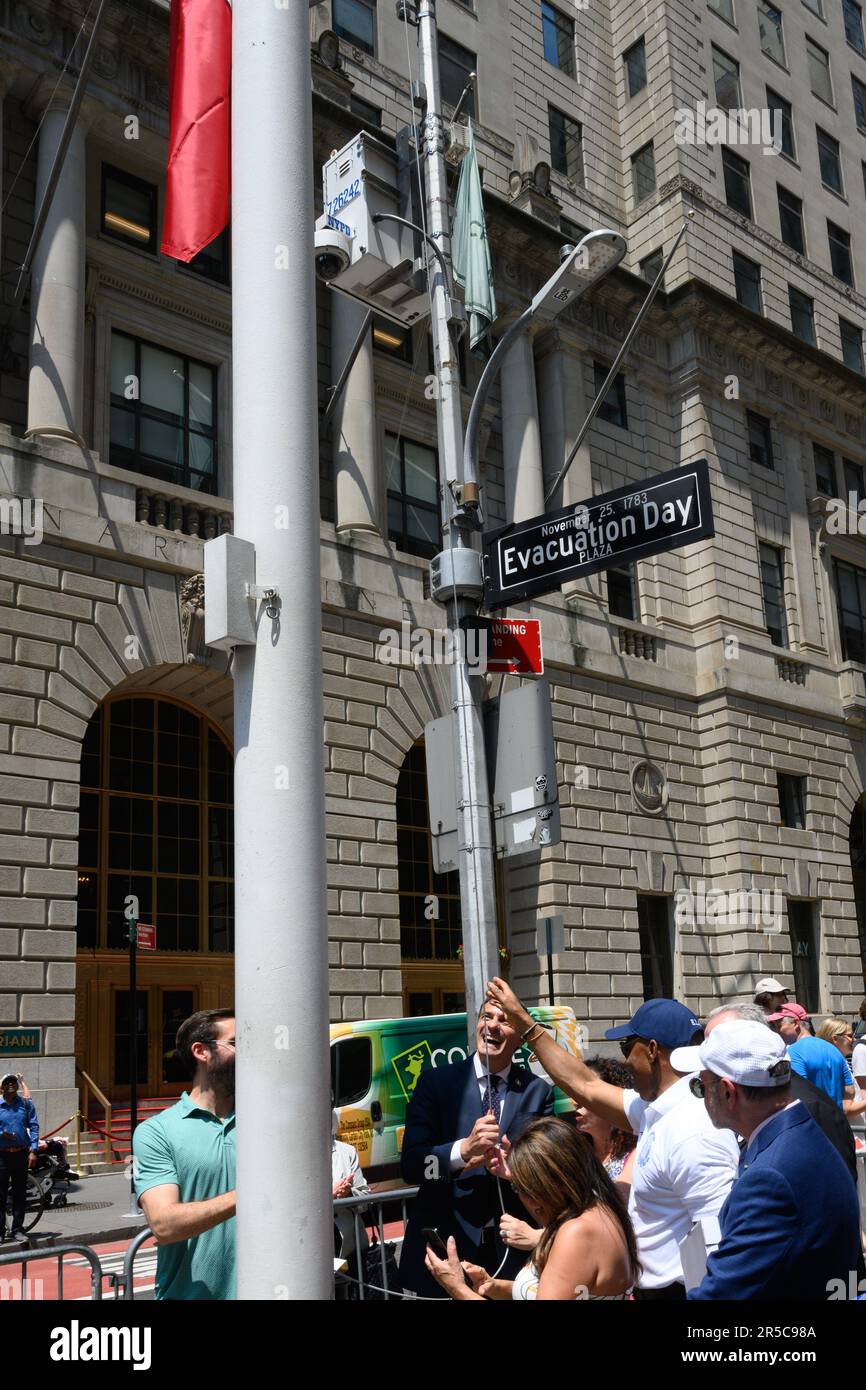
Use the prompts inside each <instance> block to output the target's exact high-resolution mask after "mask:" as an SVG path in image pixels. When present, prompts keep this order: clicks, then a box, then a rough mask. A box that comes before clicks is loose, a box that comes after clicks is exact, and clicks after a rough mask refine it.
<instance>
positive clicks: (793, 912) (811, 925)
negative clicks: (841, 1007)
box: [788, 898, 821, 1014]
mask: <svg viewBox="0 0 866 1390" xmlns="http://www.w3.org/2000/svg"><path fill="white" fill-rule="evenodd" d="M788 931H789V933H790V937H791V964H792V965H793V967H794V993H795V994H796V996H797V1003H798V1004H801V1005H802V1006H803V1008H804V1009H805V1010H806V1012H807V1013H810V1014H816V1013H818V1012H819V1011H820V1008H821V985H820V975H819V970H818V966H819V956H818V925H817V921H816V909H815V904H814V903H807V902H797V901H795V900H794V899H792V898H789V899H788Z"/></svg>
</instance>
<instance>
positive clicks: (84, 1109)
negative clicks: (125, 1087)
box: [75, 1065, 112, 1163]
mask: <svg viewBox="0 0 866 1390" xmlns="http://www.w3.org/2000/svg"><path fill="white" fill-rule="evenodd" d="M75 1071H76V1074H77V1075H78V1076H82V1077H83V1078H84V1097H85V1098H84V1101H83V1102H82V1105H81V1115H83V1116H84V1118H85V1119H89V1118H90V1092H91V1091H92V1092H93V1094H94V1095H95V1096H96V1099H97V1100H98V1101H99V1103H100V1105H101V1106H102V1108H103V1110H104V1111H105V1129H106V1135H105V1153H104V1155H103V1157H104V1159H105V1162H106V1163H110V1162H111V1139H110V1138H109V1135H110V1134H111V1114H112V1110H111V1101H110V1100H109V1099H108V1096H106V1095H103V1093H102V1091H100V1089H99V1087H98V1086H97V1084H96V1082H95V1081H94V1080H93V1077H92V1076H88V1074H87V1072H86V1071H85V1070H84V1068H83V1067H79V1066H78V1065H76V1067H75ZM81 1115H79V1119H78V1131H79V1134H80V1133H81Z"/></svg>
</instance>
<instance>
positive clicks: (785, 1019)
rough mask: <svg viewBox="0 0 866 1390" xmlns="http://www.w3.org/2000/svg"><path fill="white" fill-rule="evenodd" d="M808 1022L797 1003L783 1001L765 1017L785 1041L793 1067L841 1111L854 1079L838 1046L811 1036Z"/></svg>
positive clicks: (802, 1009) (806, 1015)
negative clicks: (776, 1010) (817, 1087)
mask: <svg viewBox="0 0 866 1390" xmlns="http://www.w3.org/2000/svg"><path fill="white" fill-rule="evenodd" d="M808 1021H809V1015H808V1014H807V1013H806V1010H805V1009H804V1008H803V1007H802V1005H800V1004H783V1005H782V1007H781V1009H779V1011H778V1013H775V1014H770V1015H769V1016H768V1018H767V1022H768V1023H769V1024H770V1026H771V1027H772V1028H774V1029H775V1031H776V1032H777V1033H779V1034H780V1035H781V1038H782V1041H783V1042H784V1043H785V1044H786V1046H787V1048H788V1058H789V1060H790V1063H791V1066H792V1068H793V1070H794V1071H795V1072H797V1073H798V1075H800V1076H805V1077H806V1079H807V1081H811V1082H812V1084H813V1086H820V1088H821V1090H822V1091H825V1092H826V1093H827V1095H828V1096H829V1097H830V1099H831V1100H833V1101H835V1103H836V1104H837V1105H838V1106H839V1108H840V1110H841V1109H843V1108H844V1102H845V1101H853V1099H854V1079H853V1077H852V1076H851V1072H850V1070H849V1068H848V1063H847V1062H846V1061H845V1058H844V1057H843V1056H842V1054H841V1052H840V1051H839V1050H838V1048H835V1047H834V1046H833V1044H832V1043H828V1042H825V1040H824V1039H823V1038H813V1037H812V1036H811V1034H810V1033H809V1032H808V1029H807V1027H806V1025H807V1023H808Z"/></svg>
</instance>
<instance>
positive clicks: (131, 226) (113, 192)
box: [101, 164, 158, 251]
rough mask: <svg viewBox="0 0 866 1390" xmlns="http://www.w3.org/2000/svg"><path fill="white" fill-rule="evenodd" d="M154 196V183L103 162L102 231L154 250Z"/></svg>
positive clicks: (129, 242)
mask: <svg viewBox="0 0 866 1390" xmlns="http://www.w3.org/2000/svg"><path fill="white" fill-rule="evenodd" d="M157 196H158V195H157V189H156V185H155V184H152V183H146V182H145V180H144V179H138V178H136V177H135V175H134V174H127V173H126V171H125V170H124V169H115V168H113V167H112V166H111V165H110V164H103V166H102V224H101V225H102V231H103V232H104V233H105V235H106V236H110V237H113V238H114V240H115V241H123V242H125V243H126V245H127V246H138V247H139V248H140V249H141V250H142V251H155V250H156V224H157Z"/></svg>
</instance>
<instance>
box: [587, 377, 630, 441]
mask: <svg viewBox="0 0 866 1390" xmlns="http://www.w3.org/2000/svg"><path fill="white" fill-rule="evenodd" d="M609 371H610V368H609V367H606V366H605V365H604V363H602V362H594V363H593V375H594V377H595V394H596V396H597V395H598V393H599V391H600V390H601V388H602V387H603V386H604V383H605V381H606V380H607V374H608V372H609ZM596 419H598V420H606V421H607V422H608V424H609V425H618V426H619V428H620V429H623V430H627V429H628V412H627V410H626V399H625V376H624V374H623V373H622V372H618V373H617V375H616V376H615V377H614V379H613V382H612V383H611V385H610V387H609V389H608V393H607V395H606V396H605V398H604V400H603V401H602V403H601V405H600V406H599V409H598V414H597V416H596Z"/></svg>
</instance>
